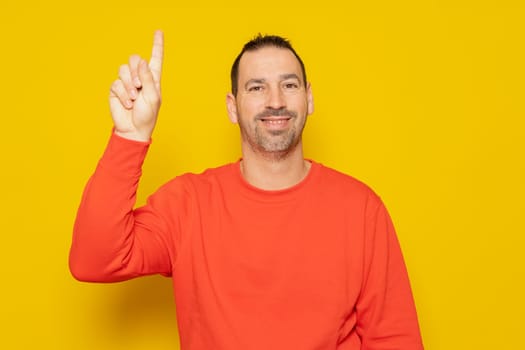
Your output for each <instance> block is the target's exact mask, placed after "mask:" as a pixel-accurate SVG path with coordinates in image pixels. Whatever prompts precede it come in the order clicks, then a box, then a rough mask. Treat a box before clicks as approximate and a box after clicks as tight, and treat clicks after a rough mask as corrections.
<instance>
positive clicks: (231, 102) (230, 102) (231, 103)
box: [226, 93, 239, 124]
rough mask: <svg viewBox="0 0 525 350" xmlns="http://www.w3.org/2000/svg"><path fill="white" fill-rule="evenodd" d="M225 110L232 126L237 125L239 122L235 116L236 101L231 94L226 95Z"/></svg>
mask: <svg viewBox="0 0 525 350" xmlns="http://www.w3.org/2000/svg"><path fill="white" fill-rule="evenodd" d="M226 108H227V109H228V117H229V118H230V121H231V122H232V123H233V124H237V123H238V122H239V118H238V116H237V101H236V99H235V96H233V94H232V93H229V94H228V95H226Z"/></svg>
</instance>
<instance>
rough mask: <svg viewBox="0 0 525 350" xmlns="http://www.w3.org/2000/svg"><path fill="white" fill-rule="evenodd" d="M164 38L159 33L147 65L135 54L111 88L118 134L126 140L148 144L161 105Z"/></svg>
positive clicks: (159, 32) (111, 103)
mask: <svg viewBox="0 0 525 350" xmlns="http://www.w3.org/2000/svg"><path fill="white" fill-rule="evenodd" d="M163 55H164V36H163V33H162V32H161V31H156V32H155V36H154V39H153V49H152V51H151V58H150V61H149V64H148V62H146V61H145V60H144V59H143V58H141V57H140V56H138V55H132V56H130V58H129V62H128V64H125V65H122V66H121V67H120V70H119V78H118V79H117V80H115V81H114V82H113V84H112V85H111V90H110V94H109V105H110V109H111V116H112V118H113V123H114V125H115V133H116V134H117V135H119V136H122V137H124V138H127V139H131V140H137V141H149V140H150V138H151V134H152V133H153V129H154V128H155V123H156V121H157V115H158V113H159V108H160V103H161V91H160V78H161V73H162V60H163Z"/></svg>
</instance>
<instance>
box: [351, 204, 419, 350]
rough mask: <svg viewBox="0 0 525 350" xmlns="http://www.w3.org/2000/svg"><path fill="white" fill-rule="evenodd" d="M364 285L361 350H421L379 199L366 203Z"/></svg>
mask: <svg viewBox="0 0 525 350" xmlns="http://www.w3.org/2000/svg"><path fill="white" fill-rule="evenodd" d="M367 207H368V208H367V218H366V219H367V222H366V227H365V255H364V270H363V285H362V290H361V294H360V297H359V300H358V302H357V305H356V312H357V332H358V334H359V335H360V337H361V340H362V347H361V349H362V350H387V349H389V350H390V349H403V350H421V349H423V343H422V339H421V335H420V330H419V325H418V320H417V314H416V308H415V305H414V299H413V296H412V291H411V288H410V282H409V279H408V273H407V269H406V266H405V263H404V260H403V256H402V253H401V248H400V245H399V242H398V239H397V236H396V233H395V230H394V226H393V224H392V221H391V219H390V216H389V214H388V212H387V210H386V208H385V206H384V205H383V204H382V202H381V200H380V199H379V198H378V197H375V196H374V198H373V199H371V200H369V203H368V206H367Z"/></svg>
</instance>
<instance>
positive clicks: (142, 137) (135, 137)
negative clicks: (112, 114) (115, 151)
mask: <svg viewBox="0 0 525 350" xmlns="http://www.w3.org/2000/svg"><path fill="white" fill-rule="evenodd" d="M113 132H114V133H115V135H117V136H119V137H122V138H124V139H127V140H132V141H138V142H150V141H151V133H140V132H138V131H126V132H124V131H119V130H117V129H113Z"/></svg>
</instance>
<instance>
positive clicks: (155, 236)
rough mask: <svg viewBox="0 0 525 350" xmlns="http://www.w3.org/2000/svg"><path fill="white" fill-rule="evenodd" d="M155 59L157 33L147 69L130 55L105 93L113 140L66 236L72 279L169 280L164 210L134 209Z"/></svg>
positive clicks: (157, 71)
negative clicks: (151, 277)
mask: <svg viewBox="0 0 525 350" xmlns="http://www.w3.org/2000/svg"><path fill="white" fill-rule="evenodd" d="M162 56H163V34H162V32H160V31H157V32H156V33H155V38H154V44H153V50H152V55H151V59H150V61H149V64H148V62H146V61H145V60H144V59H142V58H141V57H139V56H137V55H133V56H131V57H130V59H129V63H128V64H127V65H123V66H122V67H121V68H120V72H119V78H118V79H117V80H116V81H115V82H114V83H113V85H112V86H111V93H110V98H109V100H110V108H111V114H112V118H113V121H114V133H113V134H112V135H111V138H110V140H109V144H108V146H107V148H106V150H105V152H104V154H103V156H102V158H101V159H100V161H99V163H98V166H97V168H96V170H95V172H94V174H93V175H92V176H91V178H90V179H89V181H88V183H87V185H86V188H85V190H84V193H83V196H82V201H81V203H80V206H79V209H78V213H77V218H76V221H75V226H74V229H73V241H72V245H71V250H70V256H69V266H70V270H71V273H72V274H73V276H74V277H75V278H77V279H79V280H82V281H96V282H115V281H121V280H125V279H129V278H133V277H137V276H141V275H147V274H154V273H161V274H170V273H171V255H172V252H171V247H173V245H172V244H171V242H170V235H169V232H170V229H169V228H168V224H167V220H165V219H164V218H165V216H164V215H163V214H162V209H161V208H165V207H166V206H167V205H166V204H163V205H161V206H158V205H157V203H158V202H157V203H155V201H151V200H150V201H149V203H148V205H146V206H145V207H143V208H140V209H138V210H134V209H133V208H134V205H135V200H136V191H137V186H138V182H139V179H140V176H141V171H142V170H141V169H142V163H143V161H144V158H145V156H146V153H147V150H148V146H149V141H150V138H151V134H152V132H153V129H154V127H155V123H156V120H157V114H158V112H159V107H160V102H161V91H160V77H161V70H162ZM157 198H158V197H157ZM157 201H158V199H157Z"/></svg>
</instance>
